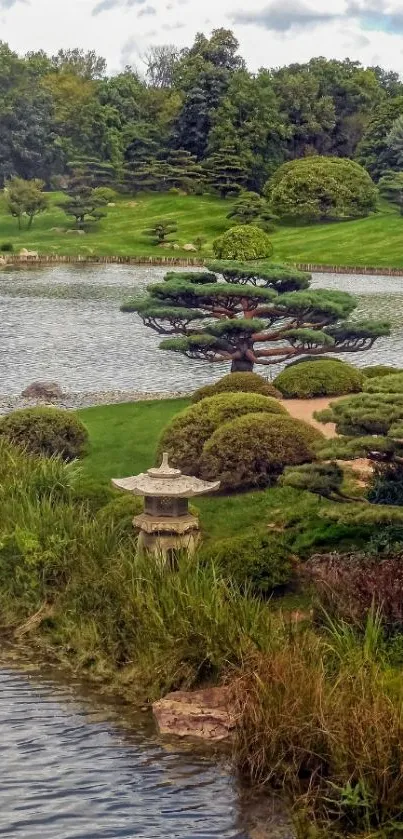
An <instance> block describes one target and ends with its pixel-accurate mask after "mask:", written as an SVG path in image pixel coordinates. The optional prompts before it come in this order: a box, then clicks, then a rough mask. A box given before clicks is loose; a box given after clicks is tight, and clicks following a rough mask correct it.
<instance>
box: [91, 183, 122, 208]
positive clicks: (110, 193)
mask: <svg viewBox="0 0 403 839" xmlns="http://www.w3.org/2000/svg"><path fill="white" fill-rule="evenodd" d="M94 195H95V196H96V198H100V199H101V201H104V202H105V204H109V203H112V202H113V201H116V198H117V193H116V192H115V190H114V189H111V188H110V187H109V186H97V187H95V189H94Z"/></svg>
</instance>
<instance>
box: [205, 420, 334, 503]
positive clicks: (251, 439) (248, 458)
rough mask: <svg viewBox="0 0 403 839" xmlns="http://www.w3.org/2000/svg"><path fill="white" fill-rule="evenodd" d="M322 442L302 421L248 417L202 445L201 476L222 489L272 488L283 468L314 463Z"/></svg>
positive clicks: (218, 431) (224, 428) (229, 424)
mask: <svg viewBox="0 0 403 839" xmlns="http://www.w3.org/2000/svg"><path fill="white" fill-rule="evenodd" d="M322 441H323V435H322V434H321V432H320V431H317V430H316V429H315V428H313V427H312V426H311V425H308V423H306V422H303V421H302V420H297V419H293V418H292V417H288V416H275V415H271V416H270V415H268V414H265V415H263V414H248V415H247V416H243V417H239V418H238V419H235V420H233V421H232V422H228V423H226V424H225V425H224V426H222V427H221V428H218V429H217V430H216V431H215V432H214V434H213V435H212V436H211V437H210V439H209V440H208V441H207V442H206V443H205V445H204V448H203V453H202V457H201V460H200V474H201V476H202V477H203V478H205V479H206V480H220V481H221V488H222V489H224V490H227V489H231V490H234V489H246V488H248V487H265V486H271V485H272V484H274V483H275V482H276V480H277V478H278V476H279V475H280V474H281V473H282V471H283V469H284V468H285V467H286V466H296V465H298V464H300V463H309V462H311V461H312V460H315V447H316V446H317V445H318V444H319V443H320V442H322Z"/></svg>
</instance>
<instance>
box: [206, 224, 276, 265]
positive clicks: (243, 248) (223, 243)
mask: <svg viewBox="0 0 403 839" xmlns="http://www.w3.org/2000/svg"><path fill="white" fill-rule="evenodd" d="M213 251H214V255H215V256H216V257H217V258H218V259H239V260H241V261H245V260H248V259H268V258H269V257H270V256H271V255H272V253H273V245H272V243H271V241H270V239H269V237H268V235H267V233H265V232H264V230H261V228H260V227H254V226H253V225H251V224H250V225H239V226H238V227H231V228H230V230H227V232H226V233H224V234H223V236H220V237H219V238H218V239H215V241H214V242H213Z"/></svg>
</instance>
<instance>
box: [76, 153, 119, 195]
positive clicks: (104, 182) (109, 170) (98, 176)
mask: <svg viewBox="0 0 403 839" xmlns="http://www.w3.org/2000/svg"><path fill="white" fill-rule="evenodd" d="M67 165H68V168H69V170H70V175H69V184H70V185H71V186H73V187H75V186H83V187H89V188H91V189H95V188H96V187H99V186H106V187H111V188H113V187H115V186H116V183H117V172H116V169H115V167H114V166H113V164H112V163H108V162H105V161H103V160H97V159H96V158H91V157H82V158H78V159H76V160H71V161H69V163H68V164H67Z"/></svg>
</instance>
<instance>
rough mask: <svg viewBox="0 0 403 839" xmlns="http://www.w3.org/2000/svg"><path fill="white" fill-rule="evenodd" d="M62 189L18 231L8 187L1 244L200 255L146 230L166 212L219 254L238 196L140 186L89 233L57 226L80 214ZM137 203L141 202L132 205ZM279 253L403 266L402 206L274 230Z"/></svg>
mask: <svg viewBox="0 0 403 839" xmlns="http://www.w3.org/2000/svg"><path fill="white" fill-rule="evenodd" d="M62 198H63V196H62V194H61V193H53V194H51V195H50V209H49V210H48V211H47V212H46V213H44V214H43V215H41V216H39V217H37V218H35V219H34V224H33V227H32V229H31V230H29V231H28V230H22V231H21V232H19V231H18V228H17V223H16V220H15V219H13V218H11V216H9V215H7V213H6V207H5V202H4V198H3V197H2V196H1V195H0V245H1V244H2V243H3V242H12V243H13V245H14V250H15V252H16V253H18V252H19V251H20V250H21V248H23V247H25V248H28V250H34V251H38V252H39V253H43V254H47V253H49V254H52V253H54V254H61V255H82V256H85V255H88V256H91V255H95V256H98V255H99V256H108V255H109V256H137V257H142V256H144V257H147V256H164V255H167V256H189V255H190V256H196V257H197V254H192V253H191V254H189V253H186V251H181V250H178V251H171V250H165V249H163V248H158V247H155V245H153V244H152V242H151V241H150V238H149V237H148V236H146V235H145V233H144V230H145V229H146V228H147V227H149V226H152V224H153V223H154V222H156V221H158V220H159V219H161V218H164V219H168V220H169V219H171V220H175V221H176V222H177V223H178V232H177V233H176V234H175V238H176V239H177V240H178V244H181V245H184V244H186V243H188V242H193V241H194V239H196V238H197V237H198V236H202V237H204V238H205V239H206V244H205V246H204V249H203V252H202V253H201V256H206V257H208V256H209V255H211V244H212V242H213V240H214V239H215V238H216V237H217V236H219V235H220V234H221V233H223V232H224V230H226V229H227V228H228V227H230V226H231V222H230V220H229V219H227V214H228V212H229V208H230V206H231V202H230V201H223V200H221V199H219V198H215V197H213V196H209V195H203V196H197V195H190V196H180V195H169V194H166V195H164V194H160V193H157V194H149V195H148V194H140V195H138V196H136V197H135V198H134V199H133V198H130V197H129V196H124V197H118V198H117V199H116V206H115V207H109V208H108V216H107V218H106V219H104V220H103V221H102V222H100V224H99V225H98V226H97V228H96V229H95V230H94V231H93V232H91V233H86V234H85V236H77V235H74V234H71V235H68V234H66V233H57V232H54V231H53V232H52V228H53V227H59V228H65V229H72V228H73V222H72V221H69V220H68V218H67V216H66V215H65V213H64V212H63V211H62V210H61V209H60V208H59V207H58V206H57V204H58V203H59V202H60V201H61V200H62ZM132 204H135V206H131V205H132ZM272 240H273V244H274V259H276V260H279V259H284V260H288V261H290V262H313V263H317V264H322V265H352V266H354V265H357V266H361V265H362V266H364V265H368V266H374V267H377V266H378V267H391V268H393V267H395V268H403V217H402V216H400V214H399V212H398V211H397V210H396V208H394V207H392V206H391V205H389V204H387V203H386V202H381V205H380V211H379V213H377V214H376V215H373V216H370V217H369V218H367V219H360V220H358V221H348V222H341V223H337V224H336V223H334V224H318V225H311V226H304V227H281V228H280V229H279V230H277V231H276V232H275V233H273V234H272Z"/></svg>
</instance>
